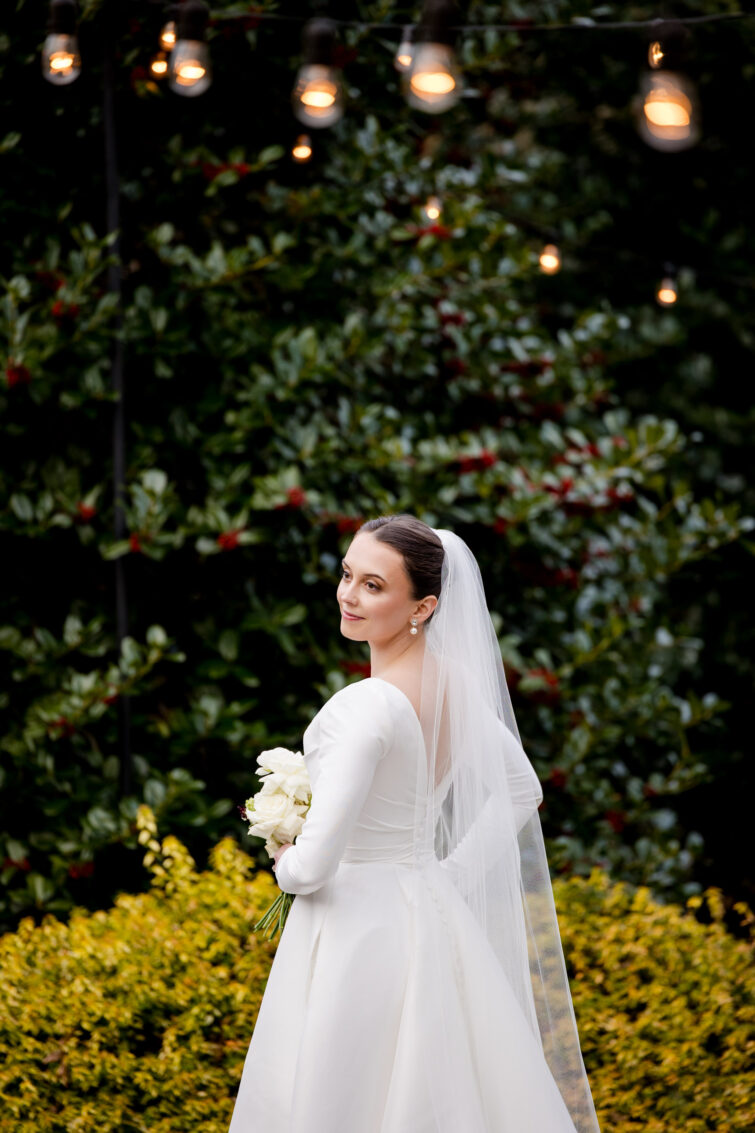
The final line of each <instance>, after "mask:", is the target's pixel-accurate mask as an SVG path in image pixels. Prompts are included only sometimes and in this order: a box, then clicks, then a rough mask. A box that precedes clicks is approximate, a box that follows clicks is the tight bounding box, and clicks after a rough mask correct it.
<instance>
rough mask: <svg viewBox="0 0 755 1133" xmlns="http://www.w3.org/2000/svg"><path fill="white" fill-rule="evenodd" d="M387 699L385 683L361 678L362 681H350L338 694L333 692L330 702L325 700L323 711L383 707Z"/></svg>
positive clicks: (374, 679)
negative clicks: (349, 707) (351, 707)
mask: <svg viewBox="0 0 755 1133" xmlns="http://www.w3.org/2000/svg"><path fill="white" fill-rule="evenodd" d="M389 699H390V692H389V687H388V682H387V681H381V680H380V678H379V677H363V678H362V680H359V681H352V682H351V684H348V685H344V686H343V688H340V689H339V690H338V692H334V693H333V695H332V696H331V698H330V700H326V702H325V704H324V705H323V709H325V708H341V707H345V706H346V705H365V706H367V705H370V704H377V705H384V704H386V703H387V702H388V700H389Z"/></svg>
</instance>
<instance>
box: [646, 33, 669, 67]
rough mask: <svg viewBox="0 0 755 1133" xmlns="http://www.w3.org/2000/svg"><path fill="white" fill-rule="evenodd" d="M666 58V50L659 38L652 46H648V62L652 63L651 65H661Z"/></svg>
mask: <svg viewBox="0 0 755 1133" xmlns="http://www.w3.org/2000/svg"><path fill="white" fill-rule="evenodd" d="M665 58H666V55H665V52H664V50H663V48H662V47H661V45H660V43H659V42H658V40H656V41H655V42H654V43H651V44H650V47H648V63H649V64H650V66H651V67H653V68H654V69H655V68H656V67H660V65H661V63H662V62H663V60H664V59H665Z"/></svg>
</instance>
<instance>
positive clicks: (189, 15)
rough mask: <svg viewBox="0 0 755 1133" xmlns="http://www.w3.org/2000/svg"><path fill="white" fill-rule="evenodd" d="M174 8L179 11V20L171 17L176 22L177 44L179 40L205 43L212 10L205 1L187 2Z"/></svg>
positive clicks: (189, 0) (192, 0)
mask: <svg viewBox="0 0 755 1133" xmlns="http://www.w3.org/2000/svg"><path fill="white" fill-rule="evenodd" d="M174 7H177V9H178V12H177V18H176V16H173V17H171V18H173V19H175V20H176V43H178V41H179V39H188V40H192V41H193V42H195V43H203V42H204V39H205V30H206V28H207V21H208V20H209V18H210V9H209V8H208V7H207V5H206V4H205V3H204V0H185V3H183V4H179V5H175V6H174Z"/></svg>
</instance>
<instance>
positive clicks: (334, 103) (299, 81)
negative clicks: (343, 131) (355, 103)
mask: <svg viewBox="0 0 755 1133" xmlns="http://www.w3.org/2000/svg"><path fill="white" fill-rule="evenodd" d="M291 102H292V106H293V111H294V114H295V115H296V117H297V118H298V119H299V121H300V122H303V123H304V125H305V126H315V127H320V126H332V125H333V124H334V123H335V122H337V121H338V120H339V118H340V117H341V115H342V114H343V93H342V89H341V83H340V81H339V79H338V76H337V72H336V70H335V68H334V67H331V66H328V65H326V64H323V63H306V64H304V66H303V67H301V68H300V69H299V73H298V75H297V78H296V85H295V86H294V89H293V93H292V95H291Z"/></svg>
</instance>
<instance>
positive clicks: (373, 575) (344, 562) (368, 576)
mask: <svg viewBox="0 0 755 1133" xmlns="http://www.w3.org/2000/svg"><path fill="white" fill-rule="evenodd" d="M341 566H345V567H346V569H347V570H351V567H350V566H349V564H348V563H347V562H346V559H341ZM362 578H379V579H380V581H381V582H385V579H384V578H383V576H382V574H375V572H374V571H368V572H367V574H363V575H362ZM386 585H387V583H386Z"/></svg>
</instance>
